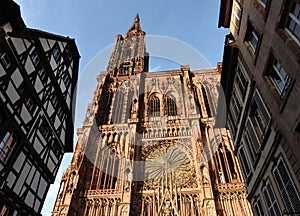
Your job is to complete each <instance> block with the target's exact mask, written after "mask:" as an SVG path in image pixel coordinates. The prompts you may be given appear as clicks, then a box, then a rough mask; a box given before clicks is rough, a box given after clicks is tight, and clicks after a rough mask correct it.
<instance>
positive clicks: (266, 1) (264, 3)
mask: <svg viewBox="0 0 300 216" xmlns="http://www.w3.org/2000/svg"><path fill="white" fill-rule="evenodd" d="M260 2H261V3H262V4H263V5H264V6H266V5H267V3H268V0H260Z"/></svg>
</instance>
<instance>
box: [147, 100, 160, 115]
mask: <svg viewBox="0 0 300 216" xmlns="http://www.w3.org/2000/svg"><path fill="white" fill-rule="evenodd" d="M149 108H150V117H159V116H160V100H159V98H158V97H157V96H155V95H154V96H152V97H151V98H150V106H149Z"/></svg>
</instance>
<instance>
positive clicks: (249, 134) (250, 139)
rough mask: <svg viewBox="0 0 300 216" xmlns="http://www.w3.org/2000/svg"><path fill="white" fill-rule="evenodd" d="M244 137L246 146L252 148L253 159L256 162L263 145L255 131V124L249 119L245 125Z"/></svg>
mask: <svg viewBox="0 0 300 216" xmlns="http://www.w3.org/2000/svg"><path fill="white" fill-rule="evenodd" d="M244 139H245V144H246V146H247V147H248V148H249V150H250V153H251V158H252V161H253V162H255V161H256V159H257V157H258V153H259V151H260V147H261V145H260V142H259V139H258V137H257V135H256V133H255V129H254V128H253V124H252V123H251V121H250V120H249V119H248V120H247V122H246V125H245V132H244Z"/></svg>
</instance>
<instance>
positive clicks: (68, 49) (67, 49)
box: [65, 44, 72, 60]
mask: <svg viewBox="0 0 300 216" xmlns="http://www.w3.org/2000/svg"><path fill="white" fill-rule="evenodd" d="M65 52H66V53H67V56H68V59H69V60H71V59H72V52H71V49H70V46H69V45H68V44H67V45H66V47H65Z"/></svg>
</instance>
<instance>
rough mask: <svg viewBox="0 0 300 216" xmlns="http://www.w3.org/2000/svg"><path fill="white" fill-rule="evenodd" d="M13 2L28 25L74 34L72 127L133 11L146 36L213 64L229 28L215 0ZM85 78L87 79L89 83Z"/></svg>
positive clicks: (162, 64)
mask: <svg viewBox="0 0 300 216" xmlns="http://www.w3.org/2000/svg"><path fill="white" fill-rule="evenodd" d="M15 1H16V2H17V3H18V4H19V5H20V7H21V14H22V17H23V19H24V21H25V23H26V25H27V27H29V28H36V29H40V30H43V31H47V32H51V33H55V34H59V35H63V36H69V37H71V38H75V41H76V44H77V47H78V50H79V53H80V55H81V60H80V68H79V73H80V78H79V82H81V80H85V81H84V82H83V81H82V82H81V83H82V84H81V87H80V86H79V90H78V97H77V107H76V120H75V127H76V128H78V127H80V126H81V122H82V120H83V117H84V114H85V110H86V107H87V104H88V103H89V102H90V101H91V99H92V96H93V91H94V89H95V87H96V75H97V74H99V73H100V71H103V70H105V68H106V66H107V56H109V53H110V50H109V49H105V48H107V47H108V46H110V45H112V44H113V43H114V41H115V37H116V35H117V34H122V35H124V34H125V33H126V31H127V30H128V28H129V27H130V26H131V24H132V23H133V18H134V17H135V15H136V13H137V12H138V13H139V15H140V19H141V21H140V22H141V26H142V29H143V30H144V31H145V32H146V33H147V35H161V36H168V37H171V38H175V39H177V40H179V41H182V42H184V43H187V44H189V45H190V46H191V47H193V48H194V49H196V50H197V51H198V52H200V53H201V54H202V55H203V56H204V57H205V58H206V59H207V60H208V62H209V63H210V65H212V66H213V67H215V66H216V65H217V62H219V61H222V55H223V44H224V38H225V35H226V34H227V33H228V30H226V29H219V28H218V27H217V26H218V16H219V4H220V2H219V1H220V0H209V1H201V0H186V1H183V0H181V1H179V0H173V1H168V0H148V1H145V0H144V1H143V0H139V1H137V0H129V1H124V0H106V1H104V0H85V1H79V0H72V1H71V0H64V1H62V0H51V1H50V0H35V1H34V0H15ZM103 52H106V57H103V58H101V57H102V55H101V54H103ZM150 54H151V53H150ZM95 56H96V57H95ZM150 58H151V57H150ZM99 59H100V60H99ZM91 60H93V61H91ZM98 62H99V64H98ZM91 64H92V65H93V66H92V67H91ZM184 64H189V62H184ZM177 66H178V65H177V64H174V63H170V62H168V61H162V60H161V59H160V60H159V59H155V58H153V59H152V61H150V69H151V70H155V69H157V70H166V69H175V68H176V67H177ZM194 69H196V68H194ZM83 74H84V75H83ZM83 77H84V78H85V79H83ZM87 77H88V79H90V83H88V85H86V82H89V81H87ZM74 139H76V137H75V138H74ZM71 157H72V155H71V154H66V155H65V156H64V160H63V162H62V165H61V167H60V170H59V174H58V176H57V179H56V182H55V184H54V185H52V186H51V188H50V190H49V192H48V195H47V199H46V201H45V204H44V208H43V210H42V214H43V215H44V216H47V215H50V212H51V210H52V208H53V204H54V199H55V197H56V193H57V190H58V185H59V181H60V178H61V175H62V172H63V171H64V170H65V169H66V168H67V166H68V164H69V160H70V158H71Z"/></svg>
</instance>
